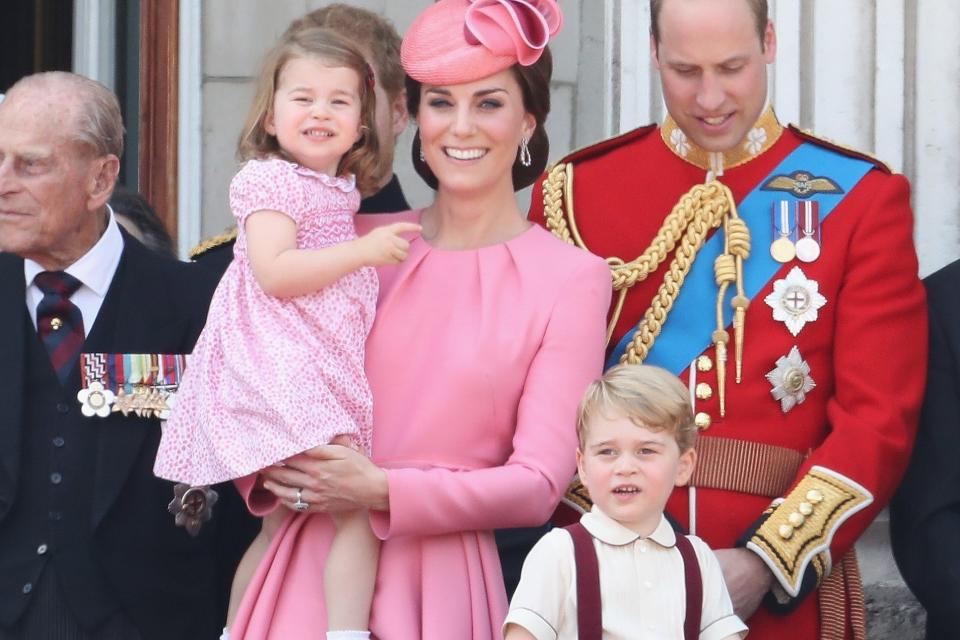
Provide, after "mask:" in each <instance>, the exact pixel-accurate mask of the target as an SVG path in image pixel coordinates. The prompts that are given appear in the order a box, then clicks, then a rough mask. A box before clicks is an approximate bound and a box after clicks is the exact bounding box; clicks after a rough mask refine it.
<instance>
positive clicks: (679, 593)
mask: <svg viewBox="0 0 960 640" xmlns="http://www.w3.org/2000/svg"><path fill="white" fill-rule="evenodd" d="M580 522H581V524H583V526H584V528H586V530H587V531H589V532H590V534H591V535H592V536H593V537H594V541H593V544H594V548H595V549H596V550H597V560H598V562H599V566H600V592H601V600H602V607H603V612H602V613H603V638H604V640H621V639H622V640H627V639H629V640H654V639H656V640H666V639H675V638H683V620H684V610H685V608H686V600H685V598H686V596H685V593H686V589H685V584H684V573H683V559H682V558H681V556H680V552H679V551H678V550H677V549H676V541H677V538H676V534H674V531H673V528H672V527H671V526H670V523H669V522H668V521H667V519H666V518H664V517H663V516H662V515H661V517H660V524H659V525H657V528H656V529H655V530H654V532H653V533H652V534H651V535H650V536H649V537H647V538H643V537H641V536H640V535H639V534H637V533H635V532H634V531H631V530H630V529H628V528H627V527H624V526H623V525H622V524H620V523H619V522H617V521H616V520H613V519H612V518H610V517H609V516H607V515H606V514H605V513H603V512H602V511H600V509H599V508H597V507H596V506H594V507H593V509H592V510H591V512H590V513H586V514H584V515H583V517H581V518H580ZM690 542H691V543H692V544H693V548H694V551H695V552H696V555H697V560H698V561H699V563H700V573H701V575H702V578H703V614H702V618H701V625H700V640H720V639H721V638H726V637H728V636H731V635H734V634H737V633H741V634H743V633H744V632H746V630H747V627H746V625H744V624H743V622H742V621H741V620H740V618H738V617H737V616H736V615H735V614H734V613H733V606H732V604H731V603H730V596H729V594H728V593H727V587H726V585H725V584H724V582H723V574H722V573H721V571H720V565H719V563H718V562H717V558H716V556H715V555H714V554H713V551H711V550H710V548H709V547H708V546H707V545H706V543H705V542H703V541H702V540H701V539H700V538H697V537H696V536H691V537H690ZM511 623H513V624H517V625H519V626H521V627H523V628H525V629H526V630H527V631H529V632H530V633H531V634H533V636H534V637H536V638H537V640H557V639H560V640H566V639H568V638H576V637H577V584H576V563H575V561H574V555H573V540H572V539H571V538H570V534H568V533H567V532H566V531H564V530H563V529H554V530H553V531H550V532H549V533H548V534H547V535H545V536H544V537H543V538H541V539H540V541H539V542H537V544H536V546H534V548H533V549H532V550H531V551H530V554H529V555H528V556H527V559H526V561H525V562H524V564H523V572H522V574H521V577H520V584H519V586H518V587H517V590H516V592H515V593H514V595H513V600H512V601H511V602H510V612H509V613H508V614H507V619H506V621H505V622H504V629H506V625H507V624H511Z"/></svg>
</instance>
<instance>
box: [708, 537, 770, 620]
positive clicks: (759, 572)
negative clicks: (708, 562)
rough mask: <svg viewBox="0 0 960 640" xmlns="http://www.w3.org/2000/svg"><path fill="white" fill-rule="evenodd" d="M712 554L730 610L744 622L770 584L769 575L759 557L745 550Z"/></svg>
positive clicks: (723, 550) (729, 550) (768, 589)
mask: <svg viewBox="0 0 960 640" xmlns="http://www.w3.org/2000/svg"><path fill="white" fill-rule="evenodd" d="M714 553H715V554H716V556H717V560H718V561H719V562H720V570H721V571H723V579H724V581H725V582H726V583H727V591H729V592H730V600H731V601H732V602H733V610H734V612H735V613H736V614H737V615H738V616H740V619H741V620H743V621H744V622H746V621H747V618H749V617H750V616H752V615H753V612H754V611H756V610H757V607H759V606H760V603H761V602H762V601H763V596H765V595H766V594H767V592H768V591H770V588H771V587H773V581H774V578H773V574H772V573H771V572H770V569H768V568H767V565H765V564H763V560H761V559H760V556H758V555H757V554H755V553H754V552H752V551H750V550H749V549H717V550H715V551H714Z"/></svg>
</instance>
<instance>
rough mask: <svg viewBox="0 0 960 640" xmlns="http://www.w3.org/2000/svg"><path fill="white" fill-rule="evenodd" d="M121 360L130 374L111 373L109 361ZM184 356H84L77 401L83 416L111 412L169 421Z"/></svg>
mask: <svg viewBox="0 0 960 640" xmlns="http://www.w3.org/2000/svg"><path fill="white" fill-rule="evenodd" d="M118 358H119V359H121V360H122V361H124V362H126V363H127V366H130V365H134V366H131V371H129V372H124V371H122V370H120V371H119V373H118V370H117V368H115V369H113V371H112V372H111V370H110V369H109V368H108V367H107V362H108V361H109V362H113V361H114V360H115V359H118ZM184 366H185V362H184V356H182V355H171V354H147V353H135V354H107V353H81V354H80V371H81V388H80V391H78V392H77V401H78V402H79V403H80V409H81V412H82V413H83V415H84V416H86V417H89V418H92V417H100V418H106V417H107V416H109V415H110V414H111V413H121V414H123V415H124V416H129V415H135V416H138V417H142V418H159V419H161V420H166V419H167V418H168V417H169V415H170V410H171V409H172V408H173V405H174V400H175V398H176V391H177V387H178V386H179V382H180V375H181V373H182V371H183V368H184Z"/></svg>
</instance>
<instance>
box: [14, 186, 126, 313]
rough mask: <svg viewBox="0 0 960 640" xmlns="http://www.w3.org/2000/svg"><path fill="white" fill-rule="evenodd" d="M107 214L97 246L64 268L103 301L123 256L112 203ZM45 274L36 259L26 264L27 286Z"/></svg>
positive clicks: (25, 262)
mask: <svg viewBox="0 0 960 640" xmlns="http://www.w3.org/2000/svg"><path fill="white" fill-rule="evenodd" d="M107 213H108V216H109V217H108V219H107V229H106V231H104V232H103V235H102V236H100V239H99V240H97V243H96V244H95V245H93V246H92V247H90V250H89V251H87V252H86V253H85V254H83V256H81V257H80V259H79V260H77V261H76V262H74V263H73V264H72V265H70V266H69V267H67V268H66V269H64V271H66V272H67V273H69V274H70V275H72V276H73V277H74V278H76V279H77V280H79V281H80V282H81V283H83V285H84V286H86V287H89V289H90V290H91V291H93V292H94V293H95V294H96V295H97V296H99V297H100V298H103V297H105V296H106V295H107V289H109V288H110V282H112V281H113V274H114V273H115V272H116V270H117V265H118V264H119V263H120V256H121V254H122V253H123V236H122V235H120V227H119V226H118V225H117V219H116V217H115V216H114V213H113V209H112V208H111V207H110V205H109V204H108V205H107ZM42 271H46V269H44V268H43V267H41V266H40V265H39V264H38V263H36V262H34V261H33V260H26V259H25V260H24V261H23V274H24V277H25V278H26V285H27V287H29V286H30V285H32V284H33V279H34V278H36V277H37V274H38V273H40V272H42Z"/></svg>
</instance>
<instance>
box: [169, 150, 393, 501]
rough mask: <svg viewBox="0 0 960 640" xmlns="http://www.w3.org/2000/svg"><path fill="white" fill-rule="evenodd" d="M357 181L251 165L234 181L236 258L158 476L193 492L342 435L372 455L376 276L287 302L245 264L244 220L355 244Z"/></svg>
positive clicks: (312, 239)
mask: <svg viewBox="0 0 960 640" xmlns="http://www.w3.org/2000/svg"><path fill="white" fill-rule="evenodd" d="M359 205H360V194H359V193H358V192H357V190H356V188H355V185H354V180H353V178H352V176H351V177H350V178H349V179H346V178H331V177H330V176H327V175H324V174H321V173H317V172H314V171H311V170H309V169H306V168H304V167H301V166H300V165H297V164H294V163H291V162H287V161H284V160H280V159H270V160H251V161H248V162H247V163H246V164H245V165H244V166H243V168H241V170H240V171H239V172H238V173H237V175H236V176H235V177H234V179H233V181H232V182H231V184H230V207H231V209H232V211H233V214H234V216H235V217H236V219H237V228H238V230H239V231H238V236H237V242H236V245H235V248H234V260H233V262H232V263H231V264H230V266H229V268H228V269H227V271H226V273H224V276H223V279H222V280H221V281H220V284H219V286H218V287H217V290H216V292H215V293H214V296H213V300H212V302H211V304H210V311H209V313H208V315H207V324H206V326H205V327H204V329H203V332H202V333H201V335H200V338H199V339H198V341H197V345H196V347H195V348H194V352H193V354H192V355H191V356H190V357H189V358H188V360H187V368H186V370H185V372H184V376H183V380H182V383H181V385H180V389H179V391H178V393H177V397H176V406H175V407H174V408H173V411H172V413H171V416H170V419H169V420H168V421H167V422H166V424H165V425H164V427H163V436H162V438H161V441H160V448H159V450H158V452H157V460H156V464H155V466H154V472H155V473H156V474H157V475H158V476H160V477H162V478H167V479H170V480H175V481H179V482H188V483H190V484H192V485H203V484H213V483H217V482H223V481H226V480H231V479H234V478H238V477H241V476H245V475H247V474H250V473H253V472H255V471H258V470H260V469H263V468H265V467H267V466H269V465H271V464H274V463H276V462H278V461H281V460H283V459H285V458H288V457H290V456H292V455H294V454H296V453H299V452H301V451H304V450H306V449H309V448H311V447H314V446H317V445H321V444H326V443H329V442H330V441H331V440H332V439H333V438H334V437H336V436H337V435H340V434H347V435H350V436H352V437H353V439H354V441H355V442H356V443H357V444H358V445H359V446H360V448H361V449H362V450H364V451H369V450H370V445H371V425H372V419H373V401H372V396H371V392H370V386H369V384H368V382H367V379H366V376H365V374H364V342H365V340H366V337H367V334H368V333H369V331H370V328H371V326H372V324H373V318H374V312H375V305H376V298H377V287H378V285H377V276H376V273H375V271H374V270H373V269H371V268H362V269H359V270H357V271H354V272H352V273H349V274H347V275H346V276H344V277H343V278H341V279H339V280H337V281H336V282H334V283H332V284H330V285H329V286H327V287H324V288H323V289H321V290H319V291H317V292H315V293H311V294H307V295H303V296H297V297H293V298H287V299H280V298H276V297H273V296H270V295H268V294H266V293H265V292H264V291H263V289H261V287H260V285H259V284H258V283H257V280H256V278H255V277H254V274H253V269H252V268H251V266H250V261H249V258H248V256H247V239H246V234H245V233H244V222H245V221H246V218H247V216H249V215H250V214H251V213H253V212H256V211H262V210H272V211H280V212H283V213H285V214H287V215H289V216H290V217H291V218H292V219H293V220H294V222H296V223H297V246H298V247H299V248H301V249H319V248H323V247H329V246H332V245H335V244H338V243H340V242H344V241H347V240H351V239H354V238H356V237H357V233H356V228H355V226H354V216H355V214H356V212H357V209H358V207H359Z"/></svg>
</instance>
